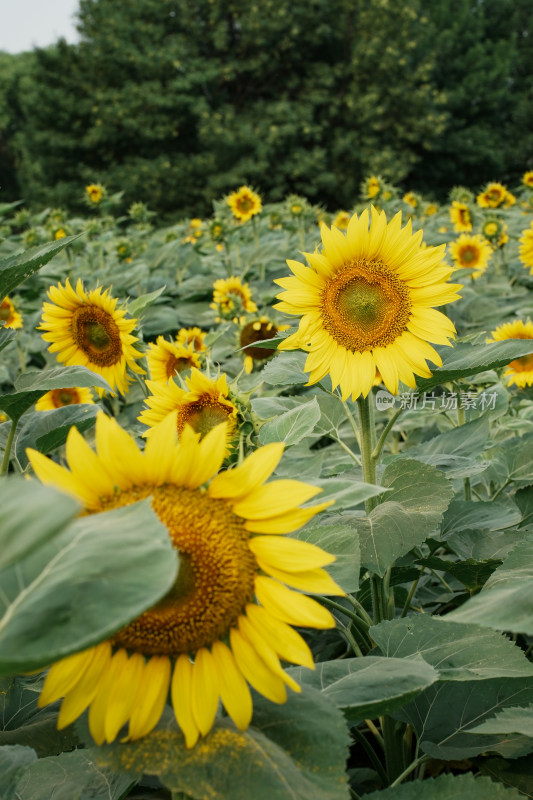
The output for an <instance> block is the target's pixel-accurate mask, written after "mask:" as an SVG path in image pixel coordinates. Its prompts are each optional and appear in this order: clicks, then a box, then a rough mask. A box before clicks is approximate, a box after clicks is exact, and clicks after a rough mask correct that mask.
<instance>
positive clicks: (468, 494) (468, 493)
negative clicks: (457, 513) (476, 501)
mask: <svg viewBox="0 0 533 800" xmlns="http://www.w3.org/2000/svg"><path fill="white" fill-rule="evenodd" d="M455 388H456V389H457V391H459V387H457V386H456V387H455ZM465 422H466V411H465V410H464V408H463V407H462V406H459V407H458V408H457V424H458V425H459V426H460V425H464V424H465ZM463 488H464V493H465V500H471V499H472V487H471V485H470V478H464V480H463Z"/></svg>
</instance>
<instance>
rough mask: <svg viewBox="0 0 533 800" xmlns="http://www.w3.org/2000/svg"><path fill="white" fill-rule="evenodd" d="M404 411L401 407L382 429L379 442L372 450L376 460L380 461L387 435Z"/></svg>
mask: <svg viewBox="0 0 533 800" xmlns="http://www.w3.org/2000/svg"><path fill="white" fill-rule="evenodd" d="M402 411H403V408H399V409H398V411H397V412H396V413H395V414H393V416H392V417H391V418H390V420H389V421H388V422H387V424H386V425H385V427H384V428H383V430H382V431H381V436H380V437H379V439H378V443H377V445H376V446H375V447H374V449H373V451H372V458H373V459H374V460H375V461H376V462H377V461H378V459H379V457H380V455H381V451H382V450H383V445H384V444H385V441H386V439H387V436H388V435H389V433H390V432H391V430H392V428H393V427H394V425H395V424H396V420H397V419H398V417H399V416H400V414H401V413H402Z"/></svg>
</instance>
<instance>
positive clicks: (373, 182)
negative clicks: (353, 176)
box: [361, 175, 383, 200]
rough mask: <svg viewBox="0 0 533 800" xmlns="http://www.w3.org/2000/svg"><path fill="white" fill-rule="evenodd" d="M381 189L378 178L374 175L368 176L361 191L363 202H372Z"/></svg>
mask: <svg viewBox="0 0 533 800" xmlns="http://www.w3.org/2000/svg"><path fill="white" fill-rule="evenodd" d="M382 188H383V186H382V185H381V180H380V178H378V177H376V176H375V175H370V176H369V177H368V178H366V179H365V180H364V181H363V185H362V186H361V191H362V193H363V197H364V198H365V200H373V199H374V198H375V197H378V195H379V193H380V192H381V190H382Z"/></svg>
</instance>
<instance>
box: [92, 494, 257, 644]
mask: <svg viewBox="0 0 533 800" xmlns="http://www.w3.org/2000/svg"><path fill="white" fill-rule="evenodd" d="M150 495H152V508H153V509H154V511H155V513H156V514H157V516H158V517H159V519H160V520H161V522H163V523H164V525H166V527H167V530H168V533H169V536H170V538H171V540H172V544H173V545H174V547H175V548H176V550H178V551H179V554H180V567H179V572H178V576H177V578H176V581H175V583H174V586H173V587H172V588H171V589H170V591H169V592H168V593H167V594H166V595H165V597H164V598H163V599H162V600H160V601H159V603H157V605H155V606H154V607H153V608H151V609H149V610H148V611H145V612H144V614H142V615H141V616H140V617H138V618H137V619H136V620H134V621H133V622H131V623H130V624H129V625H127V626H126V627H125V628H123V629H122V630H121V631H120V632H119V633H117V634H116V635H115V637H114V642H115V643H116V644H118V645H121V646H122V647H126V648H128V649H131V650H137V651H140V652H141V653H145V654H147V655H153V654H161V655H163V654H167V655H178V654H179V653H192V652H194V651H196V650H197V649H198V648H200V647H204V646H206V645H209V644H211V643H212V642H214V641H216V640H217V639H219V638H221V637H222V636H224V635H225V634H226V633H227V632H228V630H229V629H230V628H231V627H232V626H233V625H234V624H235V623H236V621H237V619H238V617H239V615H240V614H242V613H243V609H244V607H245V605H246V604H247V603H249V602H250V600H251V599H252V598H253V594H254V579H255V574H256V571H257V565H256V562H255V558H254V556H253V554H252V552H251V551H250V549H249V547H248V540H249V534H248V532H247V531H246V530H245V529H244V521H243V520H241V519H239V517H237V516H236V515H235V514H233V512H232V511H231V509H230V508H229V506H228V505H227V504H226V503H225V502H224V501H223V500H215V499H213V498H210V497H208V496H207V495H206V494H205V493H204V492H202V491H200V490H198V489H184V488H182V487H178V486H171V485H169V484H165V485H163V486H160V487H158V488H156V489H153V488H151V487H140V488H136V489H131V490H129V491H124V492H120V493H118V494H117V495H115V496H114V497H112V498H109V500H107V501H105V502H104V503H103V504H102V510H108V509H110V508H118V507H119V506H126V505H130V504H131V503H134V502H137V501H138V500H141V499H143V498H144V497H148V496H150Z"/></svg>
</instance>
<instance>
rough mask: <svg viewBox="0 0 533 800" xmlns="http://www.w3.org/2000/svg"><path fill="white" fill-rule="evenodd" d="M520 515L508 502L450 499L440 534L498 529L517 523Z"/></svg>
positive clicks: (447, 534) (520, 517)
mask: <svg viewBox="0 0 533 800" xmlns="http://www.w3.org/2000/svg"><path fill="white" fill-rule="evenodd" d="M521 519H522V515H521V514H520V512H519V511H518V509H517V508H516V507H515V506H514V505H512V504H510V503H490V502H483V501H481V502H475V503H474V502H472V501H469V500H452V502H451V503H450V505H449V506H448V509H447V510H446V511H445V513H444V518H443V520H442V535H443V536H445V537H447V536H449V535H451V534H453V533H457V532H459V531H464V530H470V531H471V530H487V531H500V530H503V529H505V528H511V527H513V526H514V525H518V523H519V522H520V520H521Z"/></svg>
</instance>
